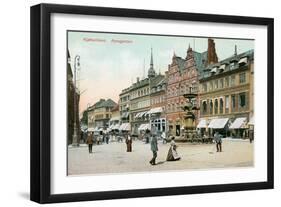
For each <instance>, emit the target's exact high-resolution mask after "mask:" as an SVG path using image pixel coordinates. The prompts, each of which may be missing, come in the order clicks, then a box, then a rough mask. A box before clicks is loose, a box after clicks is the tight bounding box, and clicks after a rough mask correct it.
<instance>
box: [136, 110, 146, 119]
mask: <svg viewBox="0 0 281 207" xmlns="http://www.w3.org/2000/svg"><path fill="white" fill-rule="evenodd" d="M147 112H148V111H143V112H139V113H137V114H136V116H135V118H141V117H143V116H144V115H145V114H146V113H147Z"/></svg>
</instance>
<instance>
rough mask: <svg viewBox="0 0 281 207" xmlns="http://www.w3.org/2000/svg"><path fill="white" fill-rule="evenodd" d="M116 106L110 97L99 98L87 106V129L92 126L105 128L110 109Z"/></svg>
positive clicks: (110, 114) (109, 116) (110, 112)
mask: <svg viewBox="0 0 281 207" xmlns="http://www.w3.org/2000/svg"><path fill="white" fill-rule="evenodd" d="M116 107H117V103H115V102H114V101H113V100H111V99H107V100H105V99H100V100H99V101H98V102H97V103H95V104H94V105H92V106H90V107H89V108H88V130H89V129H93V128H96V127H97V128H105V127H108V126H109V120H110V119H111V117H112V109H113V108H116Z"/></svg>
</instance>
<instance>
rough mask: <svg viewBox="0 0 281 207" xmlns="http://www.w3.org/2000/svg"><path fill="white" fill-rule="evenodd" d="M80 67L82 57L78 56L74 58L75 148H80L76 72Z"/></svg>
mask: <svg viewBox="0 0 281 207" xmlns="http://www.w3.org/2000/svg"><path fill="white" fill-rule="evenodd" d="M78 67H80V56H79V55H76V56H75V58H74V75H73V76H74V92H73V95H74V96H73V100H74V103H73V106H74V110H73V111H74V124H73V137H72V146H74V147H79V143H78V129H77V116H76V114H77V112H79V111H76V108H77V109H78V106H77V94H76V70H77V69H78Z"/></svg>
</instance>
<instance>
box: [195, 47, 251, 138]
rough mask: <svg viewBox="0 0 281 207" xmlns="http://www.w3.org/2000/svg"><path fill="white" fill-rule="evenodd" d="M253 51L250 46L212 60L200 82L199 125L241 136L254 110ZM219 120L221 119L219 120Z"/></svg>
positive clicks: (211, 132) (203, 130)
mask: <svg viewBox="0 0 281 207" xmlns="http://www.w3.org/2000/svg"><path fill="white" fill-rule="evenodd" d="M253 74H254V51H253V50H250V51H247V52H244V53H242V54H237V52H236V46H235V52H234V55H233V56H231V57H229V58H227V59H225V60H222V61H220V62H219V63H215V64H210V65H209V66H208V67H207V68H206V69H205V70H204V73H202V76H201V77H200V79H199V82H200V106H201V109H200V123H199V124H198V128H200V129H201V131H202V133H203V132H208V133H209V134H213V130H220V131H221V132H222V133H224V134H225V132H226V131H228V130H226V129H230V130H229V131H228V134H226V135H227V136H229V135H230V133H231V134H233V136H235V137H242V136H243V132H244V131H245V128H246V123H247V122H248V121H250V119H251V118H253V114H254V87H253V86H254V76H253ZM219 122H220V123H219Z"/></svg>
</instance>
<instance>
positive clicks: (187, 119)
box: [182, 87, 200, 140]
mask: <svg viewBox="0 0 281 207" xmlns="http://www.w3.org/2000/svg"><path fill="white" fill-rule="evenodd" d="M191 89H192V87H190V88H189V91H190V92H189V93H186V94H183V97H184V98H186V99H187V104H186V105H185V106H183V107H182V109H183V110H184V111H185V112H186V114H185V115H184V132H183V134H184V138H185V139H186V140H193V139H194V138H195V137H196V134H197V133H196V126H195V125H194V121H195V118H196V117H195V114H194V111H198V110H200V108H199V107H197V106H196V103H195V101H196V98H197V96H198V94H196V93H192V91H191Z"/></svg>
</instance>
